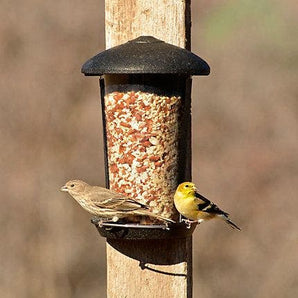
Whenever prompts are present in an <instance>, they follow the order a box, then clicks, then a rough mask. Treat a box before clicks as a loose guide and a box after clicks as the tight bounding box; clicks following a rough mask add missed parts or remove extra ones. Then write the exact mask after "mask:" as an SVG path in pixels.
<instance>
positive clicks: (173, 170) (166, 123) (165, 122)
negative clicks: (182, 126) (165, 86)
mask: <svg viewBox="0 0 298 298" xmlns="http://www.w3.org/2000/svg"><path fill="white" fill-rule="evenodd" d="M180 106H181V98H180V97H176V96H172V97H167V96H160V95H157V94H153V93H148V92H141V91H138V92H134V91H129V92H126V93H121V92H112V93H109V94H106V96H105V115H106V116H105V117H106V136H107V145H108V146H107V147H108V164H109V180H110V188H111V189H112V190H114V191H117V192H119V193H123V194H125V195H127V196H129V197H130V198H133V199H136V200H138V201H140V202H142V203H146V204H148V205H149V206H150V207H151V211H152V212H154V213H157V214H160V215H162V216H164V217H167V218H173V216H174V215H175V214H176V213H175V212H176V211H175V209H174V205H173V193H174V191H175V188H176V186H177V182H178V181H177V173H178V161H177V160H178V131H179V127H178V126H179V120H178V118H179V111H180Z"/></svg>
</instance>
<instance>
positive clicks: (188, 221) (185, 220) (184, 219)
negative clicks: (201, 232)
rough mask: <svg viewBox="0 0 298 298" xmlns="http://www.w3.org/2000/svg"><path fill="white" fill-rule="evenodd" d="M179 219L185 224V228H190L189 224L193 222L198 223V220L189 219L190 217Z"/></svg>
mask: <svg viewBox="0 0 298 298" xmlns="http://www.w3.org/2000/svg"><path fill="white" fill-rule="evenodd" d="M181 221H182V222H184V223H185V224H186V228H187V229H190V228H191V224H193V223H199V221H198V220H190V219H186V218H183V219H182V220H181Z"/></svg>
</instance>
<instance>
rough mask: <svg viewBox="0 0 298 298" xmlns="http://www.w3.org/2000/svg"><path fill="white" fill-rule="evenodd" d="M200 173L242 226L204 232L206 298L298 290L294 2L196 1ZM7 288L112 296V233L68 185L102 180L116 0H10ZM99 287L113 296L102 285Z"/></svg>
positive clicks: (5, 57) (4, 124)
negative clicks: (92, 69)
mask: <svg viewBox="0 0 298 298" xmlns="http://www.w3.org/2000/svg"><path fill="white" fill-rule="evenodd" d="M192 2H193V3H192V22H193V26H192V50H193V51H194V52H195V53H198V54H199V55H200V56H201V57H203V58H204V59H206V60H207V61H208V63H209V64H210V66H211V74H210V76H209V77H199V78H198V77H195V78H194V80H193V96H192V97H193V111H192V112H193V180H194V181H195V182H196V183H198V185H199V186H200V191H201V193H202V194H204V195H206V196H207V197H209V198H210V199H211V200H214V201H215V202H217V203H218V204H219V206H221V207H222V208H223V209H224V210H227V211H228V212H229V213H230V214H231V215H232V216H231V218H232V219H233V220H235V222H236V223H237V224H238V225H240V226H241V227H242V229H243V231H242V232H240V233H238V232H236V231H233V230H230V229H229V228H228V227H227V226H226V225H224V224H222V223H220V222H217V221H215V222H208V223H205V224H202V225H201V226H200V227H199V228H197V230H196V232H195V234H194V240H193V242H194V297H204V298H217V297H247V298H250V297H257V298H263V297H265V298H266V297H289V298H290V297H298V278H297V277H298V236H297V230H298V222H297V213H298V205H297V200H296V198H297V184H298V183H297V182H298V180H297V177H298V175H297V174H298V160H297V159H298V158H297V149H298V141H297V114H298V109H297V107H298V103H297V96H298V90H297V80H298V75H297V66H298V55H297V53H298V39H297V32H298V30H297V29H298V18H297V14H298V7H297V3H296V1H294V0H285V1H270V0H252V1H245V0H240V1H236V0H230V1H224V0H223V1H219V0H212V1H210V0H199V1H192ZM0 15H1V26H0V47H1V52H0V65H1V80H0V86H1V89H0V90H1V93H0V94H1V118H0V141H1V142H0V144H1V155H0V179H1V182H2V183H1V184H2V186H1V189H0V195H1V198H0V200H1V208H0V213H1V215H0V221H1V226H0V231H1V242H0V255H1V267H0V296H1V297H4V298H6V297H7V298H10V297H26V298H27V297H30V298H31V297H32V298H34V297H64V298H65V297H66V298H67V297H75V298H76V297H87V298H88V297H104V293H105V287H106V283H105V274H106V273H105V263H106V259H105V240H104V239H103V238H100V237H99V235H98V233H97V231H96V229H95V228H94V227H93V226H92V225H91V224H90V216H89V215H88V214H87V213H86V212H84V211H83V210H82V209H81V208H80V207H79V206H78V205H77V204H76V203H75V202H74V201H73V200H71V199H70V197H68V196H67V195H66V194H63V193H60V192H59V188H60V187H61V186H62V185H63V184H64V183H65V182H66V181H67V180H69V179H71V178H81V179H83V180H86V181H88V182H89V183H90V184H97V185H104V170H103V144H102V127H101V111H100V100H99V91H98V79H97V78H90V77H89V78H86V77H84V76H83V75H82V74H81V73H80V68H81V65H82V64H83V63H84V62H85V61H86V60H87V59H88V58H90V57H91V56H93V55H94V54H95V53H97V52H99V51H101V50H103V49H104V35H103V32H104V1H100V0H86V1H83V2H82V1H78V0H72V1H66V0H60V1H38V0H27V1H8V0H2V1H1V12H0ZM99 293H101V294H99Z"/></svg>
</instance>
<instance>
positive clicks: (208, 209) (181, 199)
mask: <svg viewBox="0 0 298 298" xmlns="http://www.w3.org/2000/svg"><path fill="white" fill-rule="evenodd" d="M174 204H175V207H176V209H177V210H178V211H179V213H180V214H182V215H183V216H184V217H186V220H184V221H185V222H186V223H187V224H190V223H193V222H198V223H201V222H203V221H204V220H209V219H212V218H220V219H223V220H224V221H225V222H226V223H227V224H229V225H230V226H231V227H232V228H233V229H237V230H239V231H240V230H241V229H240V228H239V227H238V226H237V225H236V224H234V223H233V222H232V221H231V220H230V219H229V214H228V213H227V212H224V211H222V210H221V209H219V208H218V207H217V206H216V205H215V204H214V203H212V202H211V201H209V200H208V199H207V198H205V197H203V196H202V195H201V194H199V193H198V192H197V188H196V186H195V184H194V183H192V182H184V183H181V184H180V185H179V186H178V187H177V190H176V192H175V195H174Z"/></svg>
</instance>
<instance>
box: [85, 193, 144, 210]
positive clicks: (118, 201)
mask: <svg viewBox="0 0 298 298" xmlns="http://www.w3.org/2000/svg"><path fill="white" fill-rule="evenodd" d="M94 190H95V191H94ZM89 198H90V199H91V201H92V202H93V204H94V205H95V206H97V207H99V208H104V209H112V210H115V211H133V210H137V209H148V207H147V206H146V205H144V204H141V203H139V202H137V201H135V200H133V199H129V198H127V197H125V196H124V195H121V194H119V193H117V192H114V191H112V190H109V189H106V188H102V187H97V188H96V189H93V191H92V192H91V193H90V195H89Z"/></svg>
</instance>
